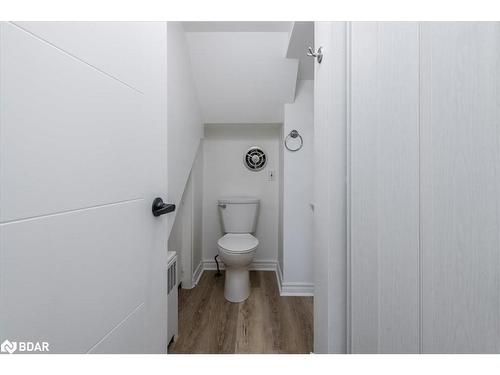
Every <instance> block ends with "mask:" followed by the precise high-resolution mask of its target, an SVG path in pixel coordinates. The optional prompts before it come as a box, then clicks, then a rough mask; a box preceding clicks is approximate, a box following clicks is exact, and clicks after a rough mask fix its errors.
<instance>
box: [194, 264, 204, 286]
mask: <svg viewBox="0 0 500 375" xmlns="http://www.w3.org/2000/svg"><path fill="white" fill-rule="evenodd" d="M201 275H203V262H200V263H199V264H198V267H196V269H195V270H194V272H193V285H194V286H196V285H198V283H199V281H200V278H201Z"/></svg>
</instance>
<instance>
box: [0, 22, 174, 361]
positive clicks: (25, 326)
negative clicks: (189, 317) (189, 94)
mask: <svg viewBox="0 0 500 375" xmlns="http://www.w3.org/2000/svg"><path fill="white" fill-rule="evenodd" d="M166 33H167V31H166V24H165V23H86V22H82V23H60V22H58V23H2V24H1V26H0V183H1V184H0V207H1V212H0V341H3V340H5V339H8V340H10V341H46V342H48V343H49V345H50V351H51V352H53V353H87V352H91V353H102V352H109V353H117V352H119V353H129V352H132V353H135V352H165V351H166V345H167V343H166V342H165V339H166V322H167V319H166V284H165V272H166V263H165V261H166V250H167V249H166V247H167V242H166V236H167V233H166V225H165V217H164V216H160V217H154V216H153V215H152V212H151V206H152V201H153V199H154V198H155V197H156V196H160V197H162V198H163V199H164V200H165V199H166V198H167V191H166V187H167V181H166V179H167V177H166V176H167V167H166V163H167V157H166V155H167V149H166V146H167V142H166V141H167V138H166V136H167V134H166V48H167V43H166V36H167V34H166Z"/></svg>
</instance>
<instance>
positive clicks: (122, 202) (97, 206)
mask: <svg viewBox="0 0 500 375" xmlns="http://www.w3.org/2000/svg"><path fill="white" fill-rule="evenodd" d="M142 200H144V198H133V199H126V200H123V201H117V202H111V203H103V204H98V205H95V206H88V207H81V208H74V209H71V210H65V211H59V212H54V213H50V214H44V215H37V216H31V217H25V218H21V219H15V220H8V221H4V222H0V226H4V225H8V224H15V223H22V222H24V221H30V220H37V219H44V218H48V217H52V216H59V215H66V214H70V213H74V212H80V211H86V210H94V209H96V208H103V207H110V206H116V205H120V204H127V203H134V202H138V201H142Z"/></svg>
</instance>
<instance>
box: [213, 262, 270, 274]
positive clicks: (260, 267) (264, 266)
mask: <svg viewBox="0 0 500 375" xmlns="http://www.w3.org/2000/svg"><path fill="white" fill-rule="evenodd" d="M219 268H220V269H221V270H223V269H225V268H226V266H225V265H224V262H222V261H219ZM203 269H204V270H207V271H214V270H216V269H217V265H216V264H215V260H204V261H203ZM250 270H252V271H276V261H275V260H255V261H254V262H252V264H251V265H250Z"/></svg>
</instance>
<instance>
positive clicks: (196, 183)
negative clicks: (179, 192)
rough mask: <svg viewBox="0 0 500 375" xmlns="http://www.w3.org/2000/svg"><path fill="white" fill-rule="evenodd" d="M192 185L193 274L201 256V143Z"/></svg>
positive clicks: (193, 170)
mask: <svg viewBox="0 0 500 375" xmlns="http://www.w3.org/2000/svg"><path fill="white" fill-rule="evenodd" d="M191 180H192V184H193V258H192V259H193V272H195V271H196V270H197V268H198V266H199V265H200V263H201V261H202V259H203V256H202V251H203V142H200V147H199V148H198V152H197V153H196V158H195V160H194V164H193V168H192V169H191Z"/></svg>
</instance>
